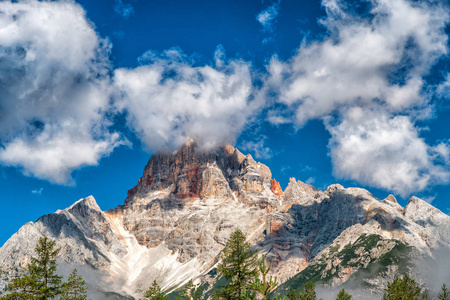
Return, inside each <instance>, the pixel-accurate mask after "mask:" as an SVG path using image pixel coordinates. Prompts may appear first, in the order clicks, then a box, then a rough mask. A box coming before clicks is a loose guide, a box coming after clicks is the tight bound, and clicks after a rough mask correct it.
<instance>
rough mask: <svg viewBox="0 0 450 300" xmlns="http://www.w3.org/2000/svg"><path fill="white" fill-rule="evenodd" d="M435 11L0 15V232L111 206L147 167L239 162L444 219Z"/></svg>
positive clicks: (249, 7)
mask: <svg viewBox="0 0 450 300" xmlns="http://www.w3.org/2000/svg"><path fill="white" fill-rule="evenodd" d="M449 10H450V7H449V4H448V2H447V1H445V0H443V1H437V0H433V1H431V0H430V1H409V0H368V1H351V0H350V1H343V0H342V1H341V0H323V1H299V0H297V1H288V0H281V1H260V0H254V1H219V0H218V1H175V0H166V1H143V0H96V1H88V0H83V1H76V2H75V1H34V0H29V1H13V2H9V1H3V2H1V3H0V175H1V176H0V189H1V191H2V205H3V208H2V210H1V211H0V220H1V226H2V231H1V233H0V243H3V242H5V241H6V240H7V238H9V236H11V235H12V234H13V233H14V232H16V231H17V230H18V229H19V228H20V226H22V225H23V224H24V223H26V222H28V221H35V220H36V219H37V218H38V217H40V216H41V215H44V214H47V213H52V212H54V211H56V210H57V209H63V208H65V207H67V206H69V205H71V204H72V203H73V202H74V201H76V200H78V199H79V198H82V197H86V196H88V195H93V196H94V197H95V198H96V200H97V202H98V203H99V205H100V207H101V208H102V209H104V210H108V209H110V208H114V207H115V206H117V205H119V204H122V203H123V200H124V199H125V197H126V192H127V190H128V189H130V188H131V187H133V186H134V185H135V184H136V182H137V180H138V178H139V177H140V176H141V174H142V171H143V168H144V166H145V164H146V162H147V161H148V159H149V157H150V156H151V153H153V152H155V151H158V150H160V149H163V148H170V149H176V148H177V147H178V146H179V145H180V144H182V143H183V142H184V141H185V140H186V139H187V138H189V137H194V138H196V139H197V140H198V141H199V143H200V144H201V145H202V146H203V147H213V146H215V145H218V144H222V143H224V142H229V143H232V144H234V145H236V146H237V147H238V148H239V149H240V150H241V151H242V152H244V153H250V154H252V155H253V156H254V157H255V159H256V160H259V161H261V162H263V163H265V164H267V165H268V166H269V167H270V168H271V170H272V173H273V177H274V178H275V179H277V180H278V181H280V183H281V185H282V187H283V188H285V187H286V185H287V182H288V180H289V177H295V178H297V179H299V180H302V181H305V182H308V183H311V184H313V185H315V186H316V187H319V188H321V189H324V188H326V186H328V185H329V184H332V183H336V182H338V183H341V184H342V185H344V186H346V187H350V186H358V187H364V188H367V189H369V190H370V191H371V192H372V193H373V194H374V195H375V196H376V197H378V198H380V199H382V198H384V197H386V196H387V195H388V194H390V193H392V194H394V195H395V196H396V197H397V198H398V199H399V201H400V203H401V204H402V205H405V204H406V202H407V199H408V198H409V197H410V196H411V195H417V196H420V197H422V198H423V199H425V200H427V201H429V202H432V204H433V205H435V206H436V207H438V208H439V209H441V210H442V211H444V212H446V213H448V212H449V209H450V203H449V200H448V199H450V198H449V197H450V188H449V182H450V144H449V136H450V132H449V128H450V126H449V125H450V124H449V122H450V121H449V120H450V110H449V105H448V101H449V94H450V75H449V62H450V56H449V40H448V36H449V32H450V27H449V22H450V12H449Z"/></svg>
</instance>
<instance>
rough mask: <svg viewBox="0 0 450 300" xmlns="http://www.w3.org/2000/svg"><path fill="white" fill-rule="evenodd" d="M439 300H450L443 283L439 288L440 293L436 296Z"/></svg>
mask: <svg viewBox="0 0 450 300" xmlns="http://www.w3.org/2000/svg"><path fill="white" fill-rule="evenodd" d="M438 298H439V300H450V294H449V292H448V290H447V287H446V286H445V283H444V284H443V285H442V287H441V292H440V293H439V295H438Z"/></svg>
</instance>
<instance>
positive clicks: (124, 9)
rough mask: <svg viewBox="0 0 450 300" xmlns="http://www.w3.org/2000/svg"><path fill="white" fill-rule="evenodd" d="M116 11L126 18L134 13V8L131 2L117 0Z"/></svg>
mask: <svg viewBox="0 0 450 300" xmlns="http://www.w3.org/2000/svg"><path fill="white" fill-rule="evenodd" d="M114 11H115V12H116V13H117V14H118V15H119V16H121V17H122V18H124V19H125V20H126V19H128V18H129V17H130V15H131V14H132V13H134V8H133V6H132V5H131V4H129V3H123V1H122V0H116V4H114Z"/></svg>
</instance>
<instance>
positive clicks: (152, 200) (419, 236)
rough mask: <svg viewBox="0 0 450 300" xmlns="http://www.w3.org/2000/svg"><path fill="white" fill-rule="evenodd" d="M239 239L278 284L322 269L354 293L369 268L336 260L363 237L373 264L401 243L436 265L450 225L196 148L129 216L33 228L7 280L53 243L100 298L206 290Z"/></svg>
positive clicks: (160, 163) (41, 223)
mask: <svg viewBox="0 0 450 300" xmlns="http://www.w3.org/2000/svg"><path fill="white" fill-rule="evenodd" d="M236 227H239V228H241V229H242V230H243V231H244V232H245V233H246V234H247V236H248V239H249V241H250V242H251V243H252V244H254V245H255V247H256V248H257V249H258V251H259V252H260V253H264V254H266V255H267V259H268V261H269V262H270V263H271V264H272V266H273V267H272V275H275V276H277V277H278V281H279V282H284V281H286V280H287V279H288V278H290V277H292V276H294V275H295V274H297V273H299V272H302V271H304V270H306V268H308V266H314V265H317V264H318V261H319V260H323V261H326V263H325V265H323V264H321V266H324V268H323V270H322V271H323V273H321V275H320V276H325V275H326V274H328V273H329V272H335V273H336V274H339V276H338V279H336V278H335V279H333V280H334V281H333V283H332V284H341V283H343V282H345V281H346V280H347V279H348V278H350V277H351V274H352V273H354V272H357V271H358V270H359V268H365V267H366V266H367V264H366V262H365V260H364V259H363V258H361V260H358V264H357V265H355V266H353V265H352V266H347V267H345V266H344V265H342V268H340V267H339V265H340V262H339V259H341V258H339V257H340V256H339V255H338V256H336V255H334V254H333V255H332V254H330V251H331V249H335V252H336V253H341V251H343V249H344V248H343V247H344V246H345V245H349V244H350V245H353V244H355V243H356V242H357V241H358V239H359V238H360V237H361V236H362V235H366V236H377V237H379V241H380V242H379V243H378V242H377V244H376V245H377V249H378V248H379V249H380V250H379V251H378V250H376V249H375V250H373V251H372V250H370V249H366V250H367V251H366V250H364V251H362V250H361V251H362V252H361V255H360V256H361V257H363V256H368V255H371V256H370V257H372V258H373V261H376V260H377V259H378V258H379V257H381V256H382V255H385V254H386V253H388V252H389V251H390V250H392V249H393V247H394V246H395V245H397V244H396V243H401V244H402V245H408V247H411V248H412V249H415V251H416V252H417V253H421V255H428V256H431V255H432V253H433V251H434V250H435V249H437V248H438V247H449V246H450V245H449V243H450V218H449V217H448V216H447V215H445V214H443V213H442V212H440V211H439V210H437V209H436V208H434V207H432V206H431V205H430V204H428V203H426V202H424V201H422V200H420V199H418V198H415V197H413V198H411V199H410V201H409V202H408V205H407V206H406V207H405V208H402V207H401V206H400V205H399V204H398V203H397V201H396V199H395V197H394V196H392V195H390V196H389V197H387V198H386V199H384V200H382V201H380V200H378V199H376V198H375V197H373V195H372V194H370V193H369V192H368V191H366V190H364V189H359V188H344V187H343V186H341V185H339V184H335V185H331V186H329V187H328V188H327V189H326V190H325V191H321V190H319V189H317V188H315V187H313V186H312V185H309V184H306V183H303V182H301V181H297V180H296V179H295V178H291V179H290V180H289V184H288V186H287V187H286V189H285V190H284V191H283V190H282V189H281V186H280V184H279V183H278V182H277V181H276V180H275V179H273V178H272V174H271V172H270V169H269V168H268V167H267V166H265V165H263V164H261V163H258V162H256V161H255V160H254V159H253V158H252V157H251V156H250V155H244V154H242V153H241V152H240V151H239V150H237V149H235V148H233V147H232V146H229V145H228V146H224V147H219V148H216V149H212V150H208V151H205V150H202V149H199V148H198V147H197V145H196V144H195V142H194V141H189V142H188V143H186V144H185V145H184V146H183V147H182V148H180V149H179V150H177V151H175V152H173V153H169V152H165V153H159V154H155V155H153V156H152V157H151V158H150V160H149V162H148V164H147V165H146V167H145V169H144V172H143V175H142V177H141V178H140V179H139V180H138V183H137V185H136V186H135V187H133V188H132V189H130V190H129V191H128V196H127V198H126V199H125V202H124V205H120V206H118V207H117V208H115V209H113V210H110V211H108V212H103V211H101V209H100V208H99V207H98V205H97V204H96V202H95V199H94V198H93V197H87V198H85V199H81V200H79V201H77V202H76V203H74V204H73V205H72V206H70V207H68V208H66V209H64V210H59V211H57V212H55V213H53V214H49V215H46V216H43V217H41V218H40V219H39V220H37V221H36V222H35V223H32V222H30V223H27V224H25V225H24V226H23V227H22V228H21V229H20V230H19V231H18V232H17V233H16V234H14V235H13V236H12V237H11V238H10V239H9V240H8V241H7V242H6V243H5V245H4V246H3V247H2V248H1V249H0V268H1V270H2V271H3V272H4V274H5V276H4V279H3V280H7V279H8V278H11V277H12V276H14V275H15V274H16V273H17V272H18V271H20V269H21V268H23V267H25V266H26V265H27V263H28V261H29V259H30V257H31V255H33V250H34V245H35V243H36V241H37V240H38V238H39V237H40V236H42V235H48V236H49V237H51V238H53V239H56V240H57V244H58V245H59V246H60V247H61V249H62V250H61V256H60V259H59V264H60V266H63V269H67V270H69V269H70V268H72V267H73V266H77V268H79V269H80V267H81V268H83V270H84V272H85V273H84V274H85V275H86V276H88V277H89V278H92V280H89V282H90V284H92V285H93V286H94V287H96V289H97V290H102V289H105V290H106V291H108V292H114V293H117V294H122V295H131V296H135V297H137V296H139V293H140V291H142V290H145V289H146V288H147V287H148V285H149V283H151V282H152V281H153V280H157V282H158V283H159V284H160V285H161V286H162V287H163V289H165V290H170V289H172V288H175V287H178V286H180V285H182V284H184V283H185V282H187V281H188V280H190V279H196V280H197V281H204V280H206V279H205V278H209V277H207V276H206V274H207V273H208V272H209V271H210V270H211V268H213V267H214V265H215V264H216V263H217V262H218V260H219V259H220V253H221V251H222V249H223V247H224V245H225V243H226V240H227V238H228V237H229V235H230V233H231V232H232V231H233V230H234V229H235V228H236ZM377 239H378V238H377ZM355 245H356V246H358V245H359V244H358V243H356V244H355ZM378 245H379V247H378ZM399 245H400V244H399ZM356 246H355V247H356ZM357 248H358V249H359V248H361V247H360V246H358V247H357ZM382 249H384V250H382ZM358 251H359V250H358ZM355 262H356V261H355ZM351 263H353V262H351ZM64 266H65V267H64ZM350 267H351V268H350ZM332 270H334V271H332ZM89 274H90V275H89ZM205 276H206V277H205ZM208 276H209V275H208ZM208 280H209V279H208ZM91 298H93V299H100V298H102V297H100V298H99V297H98V296H92V297H91Z"/></svg>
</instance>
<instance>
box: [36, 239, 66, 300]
mask: <svg viewBox="0 0 450 300" xmlns="http://www.w3.org/2000/svg"><path fill="white" fill-rule="evenodd" d="M55 244H56V242H55V241H53V240H50V239H49V238H48V237H47V236H43V237H40V238H39V241H38V242H37V244H36V248H35V251H36V254H37V257H31V262H30V264H29V265H28V271H29V273H30V276H32V277H33V278H36V286H35V289H34V294H35V295H36V296H37V298H38V299H40V300H47V299H48V298H53V297H55V296H56V295H58V294H60V292H61V278H62V276H59V275H57V274H56V257H57V256H58V253H59V251H60V248H57V249H55Z"/></svg>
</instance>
